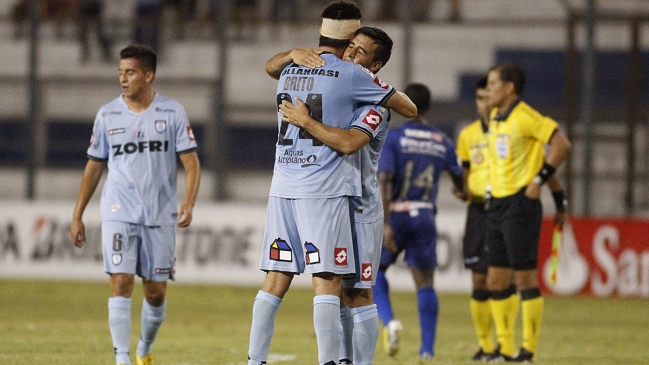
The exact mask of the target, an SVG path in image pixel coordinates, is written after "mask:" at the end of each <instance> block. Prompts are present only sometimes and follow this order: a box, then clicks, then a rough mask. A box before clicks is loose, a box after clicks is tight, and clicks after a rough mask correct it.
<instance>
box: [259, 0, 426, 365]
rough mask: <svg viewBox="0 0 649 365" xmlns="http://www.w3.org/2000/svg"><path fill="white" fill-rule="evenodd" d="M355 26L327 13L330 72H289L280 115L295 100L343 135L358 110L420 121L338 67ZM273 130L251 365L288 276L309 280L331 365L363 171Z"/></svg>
mask: <svg viewBox="0 0 649 365" xmlns="http://www.w3.org/2000/svg"><path fill="white" fill-rule="evenodd" d="M360 17H361V13H360V9H359V7H358V5H356V4H355V3H353V2H349V1H337V2H334V3H332V4H330V5H329V6H327V8H325V10H324V11H323V12H322V18H323V20H322V27H321V28H320V34H321V37H320V41H319V49H320V50H321V51H324V52H325V53H323V54H322V57H323V59H324V60H325V62H326V65H325V66H324V67H321V68H316V69H311V68H307V67H302V66H298V65H295V64H289V65H288V66H287V67H285V68H284V69H283V71H282V72H281V73H280V78H279V83H278V90H277V97H276V100H277V104H278V106H279V104H281V103H282V101H283V100H288V101H291V100H294V98H296V97H299V98H300V99H301V100H304V101H305V103H306V104H307V106H309V108H310V110H311V114H312V116H314V117H315V118H316V119H318V120H320V121H322V122H323V123H325V124H327V125H331V126H335V127H340V128H344V129H347V128H349V126H350V124H351V121H352V116H353V112H354V108H355V106H356V105H357V104H359V103H371V104H380V105H385V106H386V107H392V108H394V109H395V110H403V109H404V107H405V110H410V111H409V113H405V112H404V113H405V114H410V115H416V108H415V106H414V104H412V102H410V100H408V99H407V98H405V97H403V96H401V95H400V94H399V93H395V90H394V88H392V87H391V86H389V85H388V84H385V83H383V82H382V81H381V80H379V79H378V78H377V77H376V76H374V75H373V74H371V73H370V72H367V71H365V70H364V69H363V68H362V67H361V66H358V65H354V64H353V63H351V62H345V61H342V60H340V57H342V56H343V53H344V51H345V49H346V48H347V45H348V44H349V39H350V38H351V37H352V36H353V34H354V33H355V32H356V30H358V28H360ZM278 56H280V58H281V54H280V55H278ZM271 61H272V60H271ZM271 61H269V62H271ZM280 63H281V62H280ZM278 128H279V134H278V141H277V144H276V157H275V168H274V172H273V180H272V182H271V191H270V197H269V201H268V209H267V217H266V226H265V232H264V238H263V243H262V257H261V263H260V269H261V270H263V271H265V272H266V278H265V280H264V284H263V285H262V288H261V290H260V291H259V293H258V294H257V296H256V298H255V303H254V305H253V318H252V325H251V330H250V345H249V353H248V356H249V361H248V363H249V364H251V365H259V364H263V363H264V362H265V361H266V359H267V356H268V350H269V348H270V340H271V338H272V335H273V327H274V320H275V316H276V313H277V309H278V308H279V305H280V303H281V300H282V298H283V296H284V294H285V293H286V292H287V291H288V288H289V286H290V284H291V281H292V279H293V276H294V275H295V274H300V273H303V272H307V273H309V274H312V276H313V280H312V282H313V287H314V292H315V297H314V306H313V314H314V327H315V332H316V338H317V343H318V362H319V363H320V364H321V365H324V364H328V365H329V364H336V363H337V361H338V360H339V355H340V331H341V325H340V299H339V296H340V293H341V290H342V276H343V275H345V274H348V275H353V274H354V273H355V265H354V262H355V257H354V250H353V247H352V229H351V216H350V206H349V197H350V196H360V193H361V186H360V171H358V169H354V158H355V157H354V156H346V155H340V154H339V153H338V152H337V151H334V150H332V149H330V148H329V147H326V146H324V145H323V144H322V143H321V142H320V141H318V140H316V139H314V138H313V136H311V135H310V134H308V133H306V132H305V131H303V130H301V129H300V128H298V127H295V126H293V125H290V124H289V123H287V122H283V121H282V118H281V114H279V113H278Z"/></svg>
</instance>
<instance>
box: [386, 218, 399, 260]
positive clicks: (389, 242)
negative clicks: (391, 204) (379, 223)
mask: <svg viewBox="0 0 649 365" xmlns="http://www.w3.org/2000/svg"><path fill="white" fill-rule="evenodd" d="M383 247H385V248H386V249H387V250H388V251H390V252H392V253H396V252H397V244H396V243H394V236H393V233H392V227H390V225H389V224H384V225H383Z"/></svg>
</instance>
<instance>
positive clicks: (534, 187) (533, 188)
mask: <svg viewBox="0 0 649 365" xmlns="http://www.w3.org/2000/svg"><path fill="white" fill-rule="evenodd" d="M525 196H526V197H527V198H528V199H538V198H540V197H541V185H539V184H537V183H535V182H532V183H530V184H529V185H527V189H525Z"/></svg>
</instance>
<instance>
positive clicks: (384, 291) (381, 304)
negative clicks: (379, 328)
mask: <svg viewBox="0 0 649 365" xmlns="http://www.w3.org/2000/svg"><path fill="white" fill-rule="evenodd" d="M372 294H373V296H374V303H376V309H377V310H378V311H379V317H380V318H381V321H382V322H383V325H384V326H387V325H388V322H390V321H391V320H392V319H393V318H394V313H393V312H392V306H391V305H390V286H389V285H388V280H387V279H386V278H385V270H380V269H379V272H378V273H377V274H376V284H375V285H374V288H372Z"/></svg>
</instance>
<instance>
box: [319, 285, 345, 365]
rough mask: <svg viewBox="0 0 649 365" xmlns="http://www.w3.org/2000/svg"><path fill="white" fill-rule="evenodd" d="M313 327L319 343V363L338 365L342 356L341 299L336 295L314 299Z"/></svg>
mask: <svg viewBox="0 0 649 365" xmlns="http://www.w3.org/2000/svg"><path fill="white" fill-rule="evenodd" d="M313 327H314V328H315V335H316V339H317V342H318V362H319V363H320V365H324V364H326V363H328V362H330V361H333V362H334V364H337V363H338V360H339V359H338V356H340V332H341V331H342V329H341V328H340V327H341V324H340V298H338V297H337V296H335V295H316V296H315V297H313Z"/></svg>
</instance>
